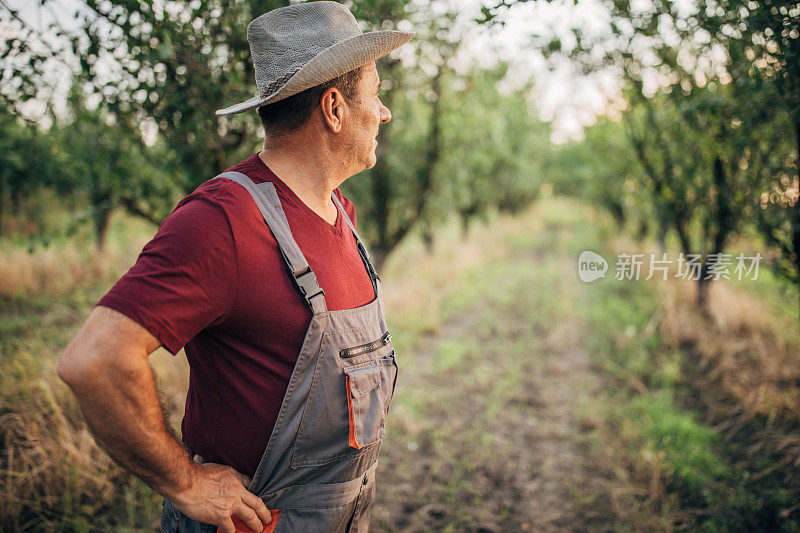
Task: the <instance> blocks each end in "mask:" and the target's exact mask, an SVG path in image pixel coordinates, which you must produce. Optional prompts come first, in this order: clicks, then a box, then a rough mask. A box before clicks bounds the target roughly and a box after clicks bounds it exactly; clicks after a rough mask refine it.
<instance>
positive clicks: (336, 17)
mask: <svg viewBox="0 0 800 533" xmlns="http://www.w3.org/2000/svg"><path fill="white" fill-rule="evenodd" d="M413 36H414V34H413V33H406V32H402V31H395V30H383V31H373V32H368V33H362V32H361V30H360V29H359V27H358V22H356V18H355V17H354V16H353V14H352V13H350V10H348V9H347V8H346V7H344V6H343V5H341V4H339V3H337V2H309V3H307V4H295V5H291V6H287V7H282V8H279V9H275V10H273V11H270V12H268V13H264V14H263V15H261V16H260V17H258V18H256V19H255V20H253V22H251V23H250V25H249V26H247V42H248V43H250V55H251V57H252V59H253V66H254V67H255V71H256V86H257V87H258V94H257V95H256V96H254V97H253V98H250V99H249V100H246V101H244V102H240V103H238V104H235V105H232V106H230V107H226V108H225V109H220V110H218V111H217V115H230V114H233V113H241V112H243V111H249V110H251V109H254V108H256V107H259V106H262V105H265V104H271V103H274V102H277V101H279V100H283V99H284V98H288V97H290V96H292V95H294V94H297V93H299V92H300V91H304V90H305V89H308V88H310V87H314V86H316V85H319V84H320V83H324V82H326V81H329V80H332V79H333V78H335V77H337V76H341V75H342V74H344V73H346V72H349V71H351V70H353V69H356V68H358V67H360V66H362V65H364V64H366V63H369V62H370V61H374V60H376V59H378V58H379V57H382V56H385V55H386V54H388V53H389V52H391V51H392V50H394V49H395V48H398V47H399V46H402V45H403V44H405V43H407V42H408V41H409V39H411V37H413Z"/></svg>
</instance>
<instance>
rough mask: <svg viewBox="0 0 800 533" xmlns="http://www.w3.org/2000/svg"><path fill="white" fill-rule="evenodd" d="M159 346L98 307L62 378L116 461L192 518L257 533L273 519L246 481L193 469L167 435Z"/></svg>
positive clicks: (64, 361)
mask: <svg viewBox="0 0 800 533" xmlns="http://www.w3.org/2000/svg"><path fill="white" fill-rule="evenodd" d="M160 345H161V343H160V342H159V340H158V339H157V338H155V337H154V336H153V335H152V334H151V333H150V332H149V331H147V330H146V329H145V328H143V327H142V326H140V325H139V324H138V323H136V322H135V321H133V320H131V319H130V318H128V317H127V316H125V315H123V314H121V313H118V312H117V311H114V310H112V309H109V308H104V307H95V308H94V309H93V310H92V312H91V314H90V315H89V317H88V318H87V320H86V323H85V324H84V325H83V327H82V328H81V329H80V331H79V332H78V334H77V335H75V338H73V339H72V342H70V344H69V346H67V348H66V350H64V353H63V354H62V356H61V360H60V361H59V365H58V374H59V376H61V378H62V379H63V380H64V381H65V382H66V383H67V384H68V385H69V386H70V388H71V389H72V391H73V392H74V393H75V397H76V399H77V400H78V404H79V405H80V408H81V412H82V413H83V416H84V418H85V419H86V422H87V424H89V427H90V428H91V429H92V433H93V434H94V436H95V438H96V439H97V441H98V442H99V443H100V444H101V445H102V446H103V447H104V448H105V449H106V451H107V452H108V453H109V455H111V456H112V457H113V458H114V459H116V460H117V462H119V463H120V464H122V465H123V466H125V467H126V468H128V469H129V470H130V471H132V472H133V473H135V474H136V475H138V476H139V477H141V478H142V479H143V480H144V482H145V483H147V484H148V485H149V486H150V487H152V488H153V489H154V490H156V491H157V492H159V493H160V494H163V495H164V496H166V497H167V498H169V499H170V500H172V501H173V503H174V504H175V506H176V507H177V508H178V509H180V510H181V511H182V512H184V513H185V514H186V515H187V516H188V517H190V518H194V519H196V520H200V521H202V522H206V523H211V524H215V525H218V526H220V527H221V529H222V531H223V532H224V533H234V532H235V527H234V525H233V519H232V517H233V516H235V517H237V518H239V519H241V520H242V521H243V522H244V523H245V524H247V526H248V527H250V528H251V529H252V530H253V531H258V532H260V531H261V530H262V529H263V526H262V523H264V524H269V522H270V519H271V515H270V513H269V511H268V510H267V508H266V506H264V502H262V501H261V499H260V498H258V497H257V496H256V495H255V494H252V493H251V492H249V491H248V490H247V485H249V480H248V479H247V477H246V476H244V475H242V474H240V473H239V472H236V471H235V470H234V469H232V468H230V467H227V466H223V465H219V464H197V463H196V462H192V461H191V460H190V459H189V456H188V454H187V453H186V450H185V449H184V448H183V446H182V445H181V444H180V443H179V442H178V441H177V440H176V439H175V438H174V437H173V436H172V434H171V433H170V431H169V429H168V427H167V424H166V421H165V420H164V415H163V410H162V406H161V402H160V401H159V400H158V394H157V392H156V385H155V379H154V377H153V372H152V370H151V368H150V365H149V363H148V359H147V358H148V356H149V354H151V353H152V352H153V351H154V350H156V349H157V348H158V347H159V346H160Z"/></svg>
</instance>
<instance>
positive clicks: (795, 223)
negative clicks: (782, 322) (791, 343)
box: [790, 113, 800, 318]
mask: <svg viewBox="0 0 800 533" xmlns="http://www.w3.org/2000/svg"><path fill="white" fill-rule="evenodd" d="M794 140H795V142H796V143H797V159H795V168H796V169H797V181H798V186H800V115H799V114H797V113H795V119H794ZM790 209H791V210H792V246H793V247H794V250H792V251H793V252H794V272H795V279H796V280H797V288H798V289H800V205H797V204H795V205H794V206H793V207H790ZM798 313H800V300H798ZM798 318H800V314H798Z"/></svg>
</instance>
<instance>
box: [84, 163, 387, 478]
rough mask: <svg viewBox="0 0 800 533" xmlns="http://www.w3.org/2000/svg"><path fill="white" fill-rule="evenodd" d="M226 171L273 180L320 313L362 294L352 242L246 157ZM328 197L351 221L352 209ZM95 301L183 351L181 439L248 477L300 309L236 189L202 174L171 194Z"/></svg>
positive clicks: (267, 427) (296, 341)
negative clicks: (168, 206) (138, 247)
mask: <svg viewBox="0 0 800 533" xmlns="http://www.w3.org/2000/svg"><path fill="white" fill-rule="evenodd" d="M230 170H235V171H238V172H242V173H244V174H246V175H248V176H249V177H250V179H252V180H253V181H254V182H256V183H262V182H264V181H271V182H272V183H274V184H275V188H276V190H277V193H278V196H279V198H280V200H281V204H282V206H283V210H284V211H285V213H286V218H287V219H288V220H289V227H290V228H291V231H292V235H293V236H294V239H295V241H296V242H297V244H298V246H299V247H300V250H301V251H302V252H303V254H304V255H305V257H306V259H307V260H308V262H309V264H310V265H311V268H312V270H314V273H315V274H316V276H317V279H318V280H319V284H320V286H322V288H323V289H324V290H325V300H326V303H327V306H328V309H332V310H337V309H349V308H353V307H358V306H361V305H365V304H367V303H369V302H370V301H372V300H373V298H374V296H375V295H374V291H373V287H372V282H371V281H370V278H369V275H368V274H367V271H366V269H365V267H364V263H363V261H362V260H361V256H360V255H359V253H358V248H357V246H356V240H355V237H354V236H353V233H352V232H351V231H350V229H349V228H348V226H347V224H346V223H345V222H344V221H343V220H342V216H341V214H338V217H337V219H336V224H335V225H334V226H331V225H330V224H328V223H327V222H326V221H325V220H324V219H322V218H321V217H320V216H318V215H317V214H316V213H314V212H313V211H312V210H311V209H310V208H309V207H307V206H306V205H305V204H304V203H303V202H302V201H301V200H300V199H299V198H298V197H297V196H296V195H295V194H294V193H293V192H292V190H291V189H289V187H287V186H286V184H284V183H283V182H282V181H281V180H280V179H279V178H278V177H277V176H275V174H273V173H272V172H271V171H270V170H269V169H268V168H267V167H266V165H264V163H263V162H262V161H261V159H260V158H259V157H258V154H254V155H253V156H251V157H250V158H249V159H247V160H245V161H243V162H241V163H239V164H237V165H235V166H234V167H232V168H231V169H230ZM335 194H336V195H337V196H338V198H339V199H340V201H341V202H342V204H343V206H344V208H345V211H346V212H347V214H348V216H349V217H350V219H351V220H352V221H353V223H355V219H356V216H355V209H354V207H353V204H352V203H351V202H350V201H349V200H347V199H346V198H345V197H344V196H343V195H342V194H341V192H339V190H338V189H336V191H335ZM97 305H101V306H105V307H110V308H112V309H115V310H117V311H119V312H120V313H123V314H125V315H126V316H128V317H130V318H131V319H133V320H135V321H136V322H138V323H139V324H141V325H142V326H143V327H144V328H146V329H147V330H148V331H149V332H150V333H152V334H153V335H154V336H155V337H157V338H158V339H159V340H160V341H161V343H162V344H163V345H164V346H165V347H166V348H167V349H168V350H169V351H170V352H172V353H173V354H174V353H176V352H178V351H179V350H180V349H181V348H182V347H185V351H186V357H187V359H188V360H189V365H190V376H189V392H188V396H187V398H186V412H185V414H184V418H183V423H182V425H181V428H182V433H183V441H184V442H185V443H186V445H187V446H188V447H189V448H190V449H191V450H192V451H193V452H195V453H199V454H200V455H201V456H202V457H203V458H204V459H205V460H206V461H211V462H218V463H223V464H227V465H230V466H232V467H234V468H235V469H237V470H239V471H240V472H242V473H244V474H247V475H249V476H252V475H253V473H254V472H255V470H256V467H257V466H258V462H259V461H260V460H261V455H262V454H263V452H264V449H265V448H266V445H267V442H268V440H269V437H270V434H271V432H272V428H273V426H274V425H275V420H276V419H277V416H278V410H279V409H280V406H281V402H282V400H283V396H284V393H285V392H286V387H287V385H288V383H289V378H290V376H291V373H292V370H293V369H294V364H295V361H296V359H297V354H298V352H299V351H300V347H301V345H302V343H303V338H304V335H305V333H306V330H307V328H308V323H309V321H310V319H311V311H310V310H309V308H308V307H307V305H306V303H305V301H304V300H303V298H302V297H301V295H300V293H299V292H298V290H297V289H296V288H295V286H294V285H293V283H292V281H291V279H290V278H289V275H288V273H287V269H286V264H285V262H284V260H283V258H282V256H281V253H280V249H279V247H278V244H277V242H276V241H275V238H274V237H273V235H272V233H271V232H270V231H269V229H268V226H267V225H266V223H265V222H264V219H263V218H262V217H261V213H260V212H259V211H258V208H257V207H256V205H255V203H254V202H253V200H252V198H251V197H250V195H249V194H248V192H247V191H246V190H245V189H244V188H243V187H242V186H241V185H239V184H237V183H235V182H232V181H230V180H227V179H214V180H209V181H207V182H205V183H203V184H202V185H200V187H198V188H197V190H195V191H194V192H193V193H191V194H190V195H189V196H187V197H186V198H184V199H183V200H181V202H180V203H179V204H178V206H177V207H176V208H175V210H174V211H173V212H172V214H171V215H170V216H169V217H167V218H166V219H165V220H164V222H163V223H162V224H161V226H160V227H159V229H158V232H157V233H156V236H155V237H154V238H153V240H152V241H150V242H149V243H148V244H147V245H146V246H145V247H144V249H143V250H142V253H141V255H139V258H138V260H137V261H136V264H135V265H134V266H133V267H132V268H131V269H130V270H129V271H128V272H127V273H126V274H125V275H124V276H123V277H122V278H121V279H120V280H119V281H118V282H117V283H116V284H115V285H114V287H113V288H112V289H111V290H110V291H109V292H108V294H106V295H105V296H103V298H102V299H100V301H99V302H98V304H97Z"/></svg>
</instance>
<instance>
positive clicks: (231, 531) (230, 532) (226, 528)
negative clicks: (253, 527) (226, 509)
mask: <svg viewBox="0 0 800 533" xmlns="http://www.w3.org/2000/svg"><path fill="white" fill-rule="evenodd" d="M259 531H261V530H260V529H259ZM217 533H236V526H235V525H233V520H232V519H231V518H230V517H228V518H226V519H225V521H224V522H222V524H220V526H219V529H218V530H217Z"/></svg>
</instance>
